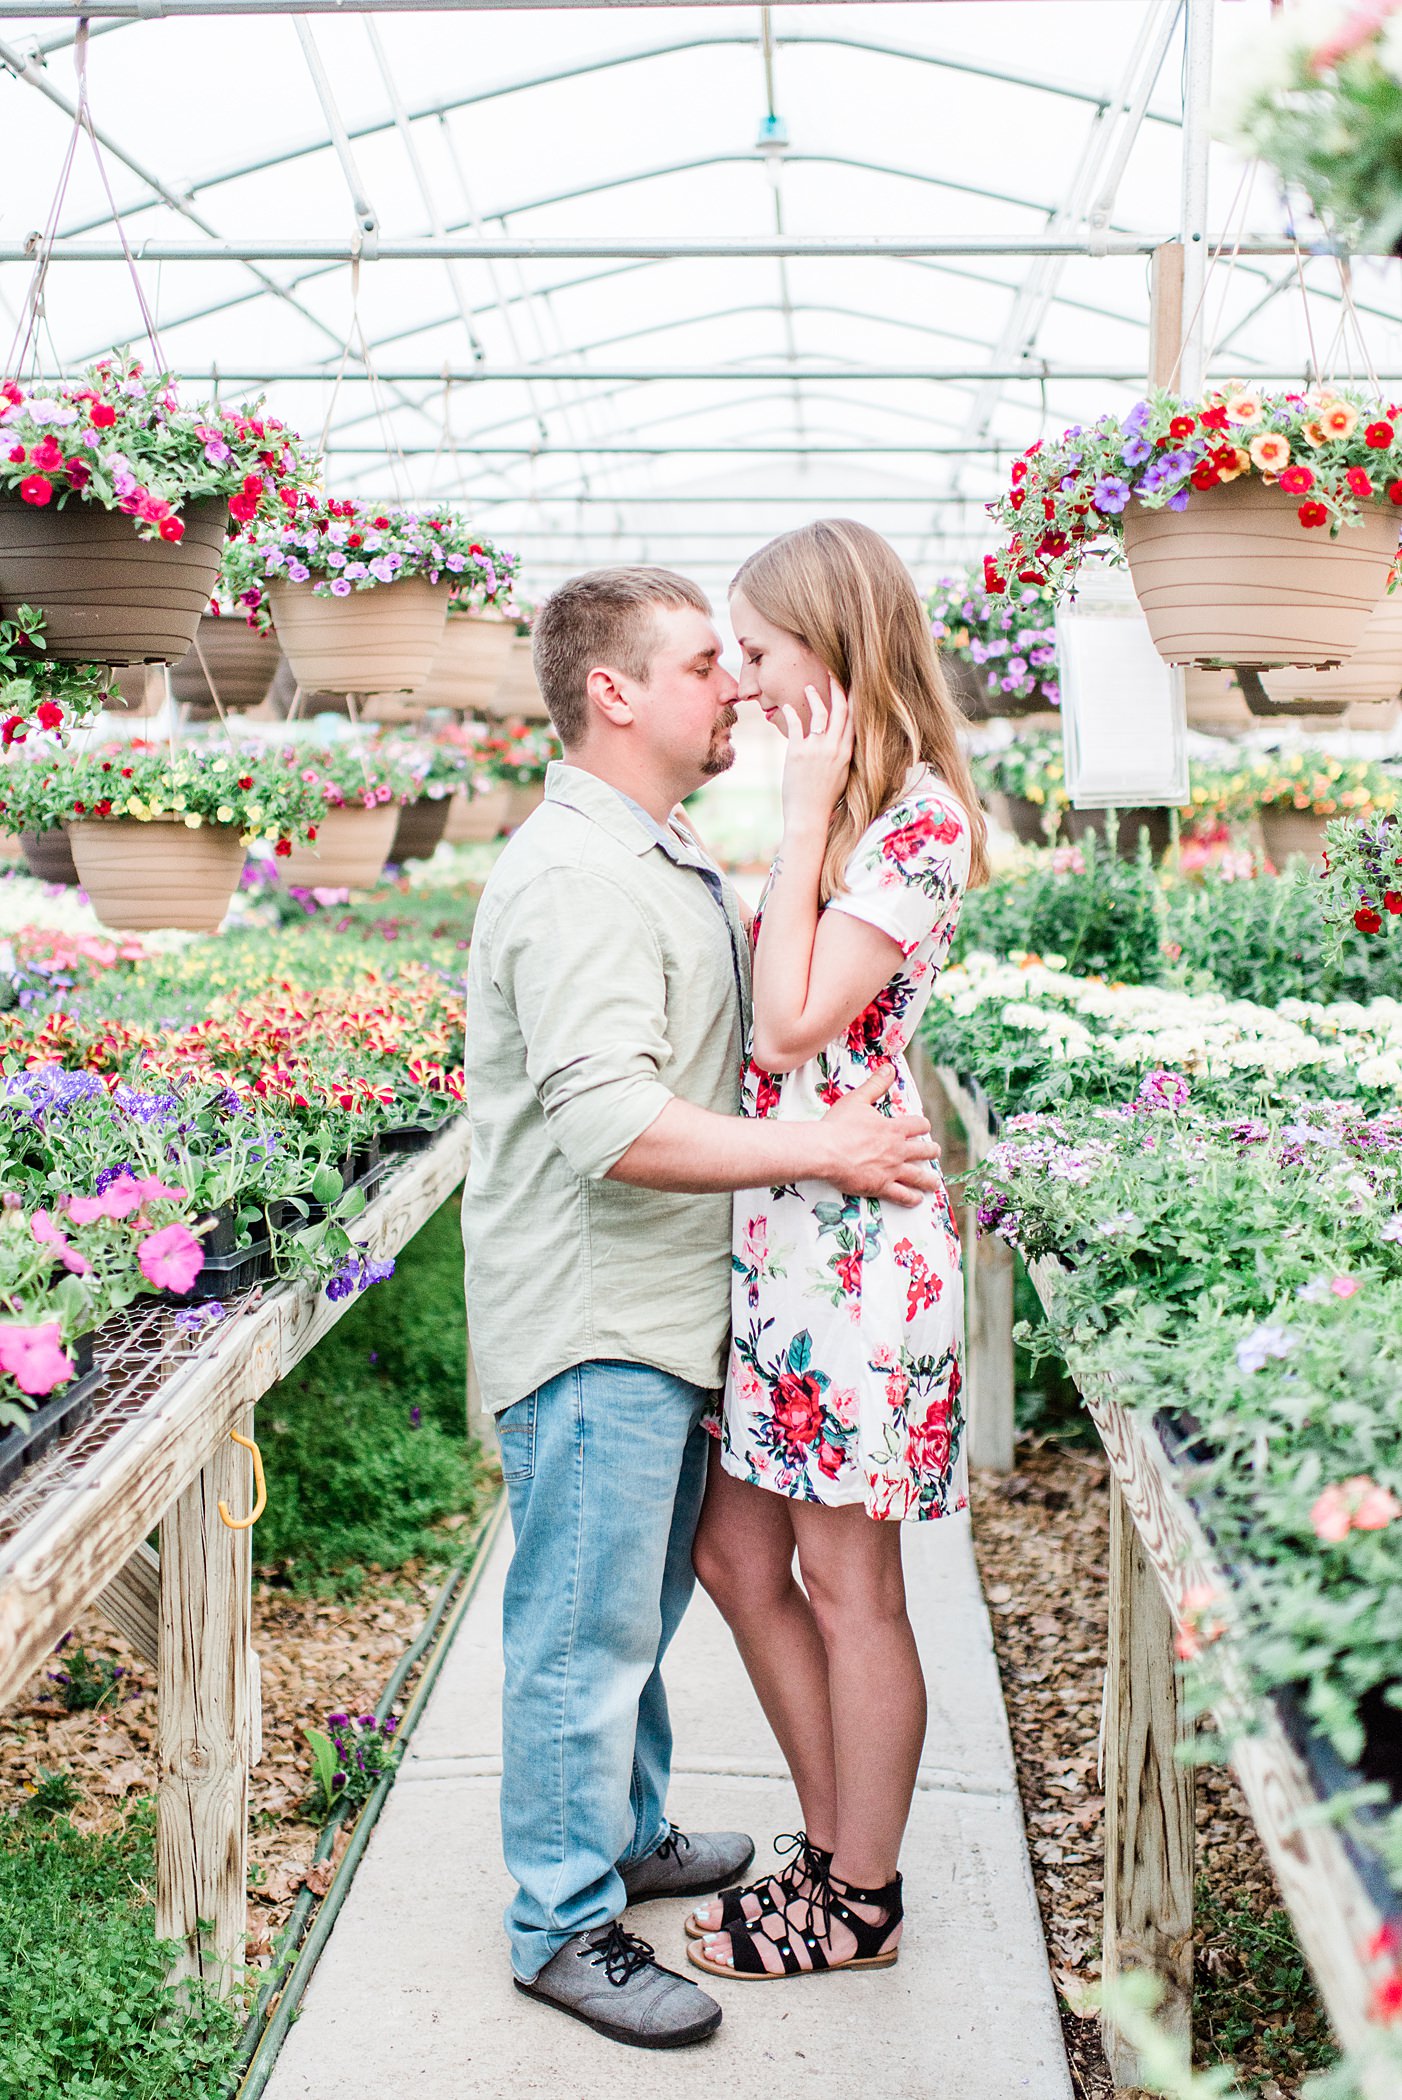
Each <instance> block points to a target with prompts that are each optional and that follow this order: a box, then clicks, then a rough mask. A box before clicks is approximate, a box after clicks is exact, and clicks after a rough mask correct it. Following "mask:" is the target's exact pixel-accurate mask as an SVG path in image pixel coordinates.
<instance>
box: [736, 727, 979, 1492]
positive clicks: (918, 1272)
mask: <svg viewBox="0 0 1402 2100" xmlns="http://www.w3.org/2000/svg"><path fill="white" fill-rule="evenodd" d="M968 872H969V824H968V817H967V814H966V812H965V811H964V809H963V807H962V805H961V804H960V803H958V802H956V801H955V800H954V798H953V797H952V796H951V795H950V793H949V790H948V789H947V788H946V787H945V786H944V784H943V783H942V782H941V781H940V780H939V779H938V778H937V777H936V776H935V774H933V773H932V772H931V771H930V770H929V769H928V768H927V767H919V768H916V769H914V770H913V771H912V772H911V774H910V775H909V776H908V778H907V781H906V785H905V789H904V791H903V793H902V795H901V799H900V801H899V802H897V803H896V804H895V805H894V807H893V808H891V809H889V810H887V811H886V812H885V814H884V815H883V816H881V817H879V818H878V819H877V821H876V823H874V824H873V825H871V826H870V828H869V829H868V830H867V831H866V832H865V833H864V834H863V835H862V837H861V839H860V840H859V841H858V844H857V846H856V849H855V851H854V852H853V854H852V857H851V859H850V861H849V862H848V864H847V887H846V888H845V889H844V890H843V891H842V892H841V893H840V894H839V895H838V896H836V897H834V898H833V899H832V901H831V903H830V904H829V905H828V907H827V909H828V910H829V911H845V912H849V913H850V914H851V915H852V916H853V917H854V918H858V919H863V920H865V921H867V923H868V924H870V925H872V926H878V927H880V929H881V931H882V932H883V933H887V934H889V935H890V936H891V938H892V939H893V940H894V941H895V942H896V943H897V945H898V946H899V948H900V951H901V955H902V958H903V960H902V962H901V964H900V966H899V967H898V968H897V970H896V971H895V973H894V975H893V976H892V977H891V979H890V981H889V983H888V984H887V985H886V986H885V988H884V989H883V990H882V991H881V992H879V993H878V994H877V996H876V998H875V999H874V1000H873V1001H872V1003H871V1005H870V1006H869V1007H868V1008H867V1009H866V1011H865V1012H864V1013H861V1014H859V1015H858V1016H857V1017H856V1019H855V1020H854V1021H853V1022H852V1024H851V1026H850V1027H849V1028H848V1029H847V1030H846V1031H845V1033H844V1034H843V1035H842V1036H841V1037H839V1038H838V1039H837V1040H836V1041H835V1042H832V1043H829V1044H828V1046H827V1048H826V1049H825V1050H822V1051H820V1052H819V1054H818V1056H817V1057H815V1058H813V1059H811V1060H810V1061H809V1063H807V1064H805V1065H801V1066H799V1067H798V1068H797V1069H796V1070H795V1071H792V1072H785V1073H783V1074H781V1075H775V1074H772V1073H769V1072H763V1071H761V1070H760V1069H759V1067H758V1066H757V1065H755V1064H754V1063H753V1062H751V1063H750V1065H749V1066H748V1067H747V1069H746V1073H745V1095H744V1110H745V1114H746V1115H750V1116H779V1117H788V1118H792V1119H795V1120H805V1121H806V1120H808V1119H810V1118H812V1117H815V1116H819V1115H821V1114H822V1113H823V1111H824V1109H825V1108H826V1107H828V1106H829V1105H830V1104H831V1103H832V1102H834V1101H836V1100H838V1099H839V1098H840V1097H841V1096H842V1095H843V1094H847V1093H850V1092H851V1091H852V1090H853V1088H854V1087H857V1086H860V1085H861V1084H862V1082H863V1081H864V1080H865V1079H867V1078H868V1077H869V1076H870V1074H871V1072H872V1070H873V1069H874V1067H876V1066H877V1065H880V1064H888V1063H892V1064H894V1065H895V1066H896V1071H897V1075H898V1076H897V1079H896V1083H895V1085H894V1087H893V1088H892V1090H891V1093H890V1094H889V1095H888V1096H887V1097H886V1100H887V1101H889V1102H890V1103H891V1110H892V1112H893V1113H900V1112H901V1110H902V1109H904V1108H905V1107H907V1105H908V1106H909V1107H910V1109H911V1111H912V1112H914V1111H915V1109H916V1108H917V1107H918V1097H917V1095H916V1092H915V1088H914V1085H913V1083H912V1081H911V1077H910V1072H909V1069H908V1067H907V1065H906V1060H905V1054H904V1053H905V1048H906V1045H907V1044H908V1043H909V1042H910V1040H911V1037H912V1036H913V1035H914V1033H915V1030H916V1028H917V1027H918V1025H919V1022H920V1016H921V1014H922V1013H923V1012H924V1010H925V1004H926V1001H927V1000H928V998H929V996H930V990H931V987H932V985H933V984H934V981H935V977H936V975H937V974H938V972H939V970H940V968H941V966H942V964H943V963H944V960H945V957H946V956H947V955H948V953H949V945H950V942H951V941H952V939H953V938H954V930H955V927H956V925H957V924H958V919H959V907H960V903H961V901H962V898H963V894H964V886H965V883H966V881H967V879H968ZM762 912H763V903H761V906H760V914H762ZM760 914H757V915H756V919H755V932H756V934H757V933H758V930H759V922H760ZM883 1106H884V1103H883ZM732 1267H733V1270H734V1288H733V1297H732V1315H731V1324H732V1332H733V1341H732V1346H731V1354H730V1365H729V1371H728V1374H727V1378H726V1387H725V1403H724V1410H723V1416H722V1421H721V1425H720V1437H721V1454H722V1460H723V1463H724V1465H725V1468H726V1470H727V1472H730V1473H733V1474H735V1475H736V1476H737V1477H738V1478H739V1479H741V1480H747V1481H749V1482H751V1483H752V1484H753V1485H754V1486H756V1487H765V1488H772V1489H773V1490H774V1491H775V1492H776V1493H778V1494H781V1495H792V1496H794V1497H796V1498H798V1499H800V1500H803V1501H806V1502H823V1503H828V1504H830V1505H833V1506H838V1505H842V1504H846V1503H859V1504H861V1505H862V1506H864V1507H865V1509H866V1511H867V1513H868V1515H869V1516H873V1517H892V1518H926V1517H942V1516H947V1515H949V1514H950V1513H951V1512H952V1511H954V1510H962V1509H966V1508H967V1507H968V1466H967V1459H966V1455H965V1450H964V1444H965V1434H964V1432H965V1420H964V1406H963V1356H964V1293H963V1288H962V1282H961V1275H960V1258H959V1234H958V1229H957V1227H956V1225H955V1222H954V1214H953V1212H952V1210H951V1208H950V1203H949V1197H948V1195H947V1194H946V1192H945V1190H944V1187H943V1185H941V1187H940V1188H939V1189H937V1190H936V1191H935V1192H934V1193H933V1194H932V1195H931V1196H930V1197H929V1198H928V1199H927V1200H926V1202H925V1203H924V1204H922V1205H921V1206H920V1207H919V1208H918V1209H915V1210H906V1209H903V1208H902V1207H901V1206H899V1205H897V1204H885V1203H879V1202H877V1201H875V1200H874V1199H872V1198H868V1197H859V1196H846V1197H844V1196H841V1195H839V1194H838V1193H837V1191H836V1190H834V1189H833V1188H831V1187H830V1186H829V1185H828V1184H827V1183H824V1182H799V1183H797V1184H794V1185H791V1186H789V1187H787V1188H778V1189H770V1190H768V1191H765V1190H754V1189H751V1190H742V1191H741V1192H740V1193H739V1194H738V1195H737V1196H736V1198H735V1237H734V1244H733V1250H732Z"/></svg>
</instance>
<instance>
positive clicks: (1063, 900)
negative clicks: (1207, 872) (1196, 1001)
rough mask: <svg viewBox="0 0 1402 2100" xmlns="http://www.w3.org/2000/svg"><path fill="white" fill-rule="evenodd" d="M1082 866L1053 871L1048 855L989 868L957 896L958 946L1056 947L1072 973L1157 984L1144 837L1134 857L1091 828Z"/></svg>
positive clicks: (1158, 934)
mask: <svg viewBox="0 0 1402 2100" xmlns="http://www.w3.org/2000/svg"><path fill="white" fill-rule="evenodd" d="M1080 853H1081V858H1082V860H1083V862H1084V871H1083V872H1080V873H1077V872H1075V871H1072V870H1069V871H1068V872H1066V873H1064V874H1057V873H1055V872H1054V871H1053V856H1052V855H1051V854H1050V853H1043V854H1039V855H1038V856H1037V858H1036V860H1035V862H1034V863H1033V865H1032V866H1030V867H1027V868H1019V869H1018V870H1017V871H1016V872H1012V873H1008V874H1004V875H995V876H994V878H993V880H992V881H991V882H990V883H989V884H988V886H987V888H985V889H982V890H972V891H970V893H969V895H968V896H967V897H966V898H965V900H964V906H963V911H962V914H961V917H960V923H959V943H958V951H957V952H958V953H959V954H967V953H968V951H969V950H970V949H972V948H984V949H987V950H988V951H989V953H990V954H993V955H1014V954H1019V953H1025V954H1031V955H1063V956H1065V958H1066V967H1067V968H1068V970H1071V971H1072V972H1073V973H1074V974H1075V975H1076V976H1078V977H1087V976H1090V977H1110V978H1118V979H1120V980H1121V981H1122V982H1124V983H1125V984H1157V983H1158V982H1159V981H1160V980H1161V978H1162V977H1163V975H1164V972H1165V968H1166V961H1165V957H1164V953H1163V942H1164V927H1165V915H1164V900H1163V893H1162V890H1161V888H1160V884H1159V878H1158V874H1157V872H1156V870H1155V867H1154V862H1153V856H1152V855H1151V854H1150V853H1149V852H1148V850H1147V848H1146V847H1145V846H1144V844H1143V843H1141V845H1140V849H1139V852H1138V854H1137V856H1136V857H1135V858H1134V859H1133V860H1121V859H1120V858H1119V856H1118V855H1116V854H1113V853H1108V852H1107V851H1106V850H1105V848H1104V846H1103V845H1100V843H1099V842H1098V841H1097V839H1096V838H1095V836H1094V834H1093V833H1090V834H1088V835H1087V836H1086V838H1085V839H1084V840H1082V841H1081V842H1080Z"/></svg>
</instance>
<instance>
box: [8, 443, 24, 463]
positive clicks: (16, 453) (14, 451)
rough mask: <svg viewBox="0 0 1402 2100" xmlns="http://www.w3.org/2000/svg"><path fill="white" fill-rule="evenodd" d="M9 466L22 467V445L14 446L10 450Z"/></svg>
mask: <svg viewBox="0 0 1402 2100" xmlns="http://www.w3.org/2000/svg"><path fill="white" fill-rule="evenodd" d="M10 465H11V466H12V467H22V466H23V465H24V447H23V445H14V446H12V447H11V448H10Z"/></svg>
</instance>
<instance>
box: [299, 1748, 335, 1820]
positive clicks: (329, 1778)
mask: <svg viewBox="0 0 1402 2100" xmlns="http://www.w3.org/2000/svg"><path fill="white" fill-rule="evenodd" d="M306 1737H307V1741H308V1742H309V1743H310V1744H311V1749H312V1781H313V1784H314V1785H315V1786H317V1787H319V1788H320V1790H321V1803H320V1805H321V1807H322V1809H323V1810H325V1811H326V1813H327V1814H329V1813H330V1811H331V1810H332V1809H333V1808H334V1807H335V1806H336V1771H337V1766H338V1763H339V1760H338V1759H337V1756H336V1745H335V1744H334V1743H333V1742H332V1740H331V1738H330V1736H329V1735H327V1734H326V1732H325V1730H324V1729H321V1728H309V1729H307V1731H306Z"/></svg>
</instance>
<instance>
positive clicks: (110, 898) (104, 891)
mask: <svg viewBox="0 0 1402 2100" xmlns="http://www.w3.org/2000/svg"><path fill="white" fill-rule="evenodd" d="M64 829H65V831H66V832H67V833H68V839H69V843H70V845H71V846H72V848H73V862H74V865H75V867H76V868H77V870H78V879H79V881H80V882H81V883H82V885H83V888H84V889H85V890H86V891H87V893H88V899H89V901H90V903H91V904H92V908H93V910H94V911H95V912H96V913H97V916H98V917H99V919H101V921H102V923H103V925H104V926H112V927H115V928H116V929H118V930H119V931H120V932H123V933H150V932H152V931H154V929H155V928H156V927H158V926H176V927H179V928H181V929H182V930H183V931H184V932H186V933H217V932H218V931H219V928H220V925H221V924H222V923H223V919H224V914H225V913H226V912H227V910H228V909H229V903H230V900H231V899H232V897H233V894H234V891H235V889H236V888H237V887H238V880H239V877H240V875H241V874H242V873H243V863H244V848H243V840H242V838H241V837H240V836H239V833H238V831H237V830H236V828H235V827H234V826H233V825H232V824H201V825H200V827H199V829H198V831H192V830H190V828H189V827H188V825H185V824H183V823H181V822H180V820H179V819H178V818H175V817H153V818H151V819H150V821H149V822H147V823H139V822H138V821H137V819H136V818H135V817H120V818H102V819H98V820H97V821H96V822H94V823H83V822H81V821H74V822H73V823H71V824H66V825H65V826H64Z"/></svg>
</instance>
